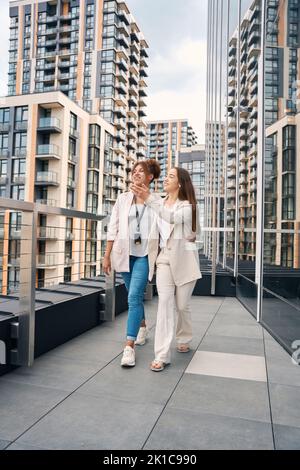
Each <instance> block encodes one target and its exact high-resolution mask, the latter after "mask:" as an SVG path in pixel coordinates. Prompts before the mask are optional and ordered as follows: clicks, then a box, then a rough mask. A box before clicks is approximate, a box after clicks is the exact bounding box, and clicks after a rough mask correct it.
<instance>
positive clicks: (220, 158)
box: [205, 122, 225, 256]
mask: <svg viewBox="0 0 300 470" xmlns="http://www.w3.org/2000/svg"><path fill="white" fill-rule="evenodd" d="M205 136H206V137H205V139H206V142H205V154H206V169H205V204H206V207H205V226H206V227H208V228H209V227H218V226H219V227H223V226H224V189H225V186H224V172H225V168H224V150H225V145H224V144H225V142H224V139H225V126H224V124H223V123H222V124H221V128H220V124H219V122H206V129H205ZM212 236H213V232H207V234H206V254H207V255H208V256H211V255H212ZM222 237H223V235H221V236H220V241H218V250H222ZM219 253H220V251H219Z"/></svg>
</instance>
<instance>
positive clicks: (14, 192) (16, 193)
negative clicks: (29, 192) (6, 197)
mask: <svg viewBox="0 0 300 470" xmlns="http://www.w3.org/2000/svg"><path fill="white" fill-rule="evenodd" d="M11 198H12V199H17V200H19V201H24V186H21V185H15V186H12V187H11Z"/></svg>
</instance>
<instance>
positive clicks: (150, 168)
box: [132, 158, 161, 182]
mask: <svg viewBox="0 0 300 470" xmlns="http://www.w3.org/2000/svg"><path fill="white" fill-rule="evenodd" d="M139 165H141V167H142V168H143V170H144V172H145V173H146V174H147V175H152V176H153V179H152V181H154V180H156V179H158V178H159V176H160V172H161V169H160V164H159V163H158V161H157V160H155V158H148V159H147V160H140V161H137V162H135V164H134V165H133V167H132V172H133V171H134V170H135V169H136V167H137V166H139ZM152 181H151V182H152Z"/></svg>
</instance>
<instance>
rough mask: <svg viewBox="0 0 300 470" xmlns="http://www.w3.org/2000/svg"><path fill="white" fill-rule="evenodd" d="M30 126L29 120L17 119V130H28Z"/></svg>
mask: <svg viewBox="0 0 300 470" xmlns="http://www.w3.org/2000/svg"><path fill="white" fill-rule="evenodd" d="M27 127H28V122H27V121H17V122H15V130H16V131H26V130H27Z"/></svg>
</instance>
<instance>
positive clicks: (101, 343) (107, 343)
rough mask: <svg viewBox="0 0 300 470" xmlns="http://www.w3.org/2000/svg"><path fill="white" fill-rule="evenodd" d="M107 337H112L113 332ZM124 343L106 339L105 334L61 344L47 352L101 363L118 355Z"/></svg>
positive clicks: (74, 359) (51, 354)
mask: <svg viewBox="0 0 300 470" xmlns="http://www.w3.org/2000/svg"><path fill="white" fill-rule="evenodd" d="M109 337H110V338H111V337H113V333H112V334H110V335H109ZM124 344H125V342H124V341H113V340H111V339H108V335H105V337H104V336H103V335H99V337H97V338H94V340H92V339H91V338H86V339H85V340H82V339H81V340H80V341H72V342H71V343H66V344H63V345H62V346H59V347H57V348H55V349H53V350H52V351H51V352H49V357H50V358H52V357H53V356H57V357H63V358H66V359H70V360H73V361H75V362H77V361H80V362H88V363H94V364H99V363H100V364H102V363H103V362H106V363H107V362H110V361H111V360H112V359H114V358H115V357H117V356H118V355H120V354H121V353H122V351H123V349H124Z"/></svg>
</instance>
